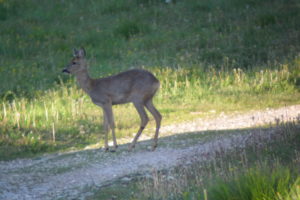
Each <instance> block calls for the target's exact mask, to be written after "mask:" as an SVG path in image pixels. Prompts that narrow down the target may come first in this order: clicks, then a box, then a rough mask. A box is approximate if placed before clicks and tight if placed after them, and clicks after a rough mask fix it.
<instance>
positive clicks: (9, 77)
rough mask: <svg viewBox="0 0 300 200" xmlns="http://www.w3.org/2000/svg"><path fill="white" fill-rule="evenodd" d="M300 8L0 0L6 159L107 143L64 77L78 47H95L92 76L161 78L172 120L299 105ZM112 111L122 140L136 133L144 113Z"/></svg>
mask: <svg viewBox="0 0 300 200" xmlns="http://www.w3.org/2000/svg"><path fill="white" fill-rule="evenodd" d="M299 7H300V3H299V2H298V1H297V0H288V1H286V0H275V1H270V0H264V1H261V0H226V1H225V0H210V1H208V0H205V1H194V0H182V1H181V0H178V1H176V3H171V4H166V3H164V1H162V0H127V1H125V0H124V1H123V0H111V1H106V0H100V1H94V0H89V1H83V0H74V1H60V0H54V1H51V2H49V1H45V0H41V1H38V2H37V1H34V0H24V1H22V2H19V1H17V0H11V1H8V0H0V26H1V29H0V55H1V59H0V86H1V87H0V159H1V160H7V159H13V158H16V157H26V156H33V155H37V154H40V153H45V152H54V151H60V150H69V149H73V148H76V149H78V148H79V149H80V148H83V147H85V146H86V145H90V144H94V143H97V142H99V145H102V144H103V134H101V133H102V125H101V123H102V113H101V111H100V109H98V108H97V107H96V106H95V105H92V103H91V101H90V100H89V98H88V97H87V96H86V95H85V94H84V93H83V92H82V91H81V90H80V89H78V87H77V86H76V83H75V80H74V78H73V77H71V76H66V75H62V74H61V70H62V69H63V67H64V66H65V65H66V64H67V62H68V61H69V60H70V59H71V55H72V48H73V47H80V46H84V47H85V48H86V50H87V57H88V59H89V64H90V75H91V76H92V77H94V78H95V77H101V76H105V75H110V74H114V73H117V72H120V71H124V70H126V69H130V68H146V69H149V70H150V71H152V72H153V73H154V74H155V75H156V76H157V77H158V78H159V80H160V81H161V89H160V91H159V93H158V95H157V96H156V97H155V104H156V105H157V107H158V109H159V110H160V111H161V113H162V114H163V116H164V119H163V124H168V123H174V122H178V121H184V120H189V119H192V118H196V117H207V116H210V115H215V114H218V113H220V112H232V111H246V110H250V109H261V108H265V107H279V106H284V105H290V104H296V103H299V101H300V98H299V97H300V93H299V85H300V57H299V50H300V33H299V32H300V20H299V19H300V13H299V12H298V10H299ZM114 111H115V117H116V125H117V137H118V138H120V137H126V136H130V137H131V136H132V133H134V132H136V131H137V129H138V124H139V119H138V115H137V114H136V112H135V110H134V109H133V107H132V106H131V105H122V106H117V107H115V108H114ZM211 111H213V112H211ZM195 113H196V114H195ZM212 113H214V114H212ZM150 126H151V127H153V123H150V124H149V127H150ZM148 132H150V131H148Z"/></svg>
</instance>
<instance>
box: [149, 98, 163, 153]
mask: <svg viewBox="0 0 300 200" xmlns="http://www.w3.org/2000/svg"><path fill="white" fill-rule="evenodd" d="M146 108H147V109H148V110H149V112H150V113H151V114H152V115H153V117H154V119H155V122H156V130H155V135H154V142H153V146H152V151H154V150H155V148H156V147H157V141H158V134H159V128H160V124H161V120H162V116H161V114H160V113H159V112H158V110H157V109H156V108H155V107H154V105H153V102H152V99H149V100H148V101H147V102H146Z"/></svg>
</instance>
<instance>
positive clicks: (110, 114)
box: [103, 103, 118, 151]
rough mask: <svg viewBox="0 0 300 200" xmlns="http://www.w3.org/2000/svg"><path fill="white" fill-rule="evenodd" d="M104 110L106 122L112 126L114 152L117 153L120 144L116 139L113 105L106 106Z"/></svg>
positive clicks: (107, 104)
mask: <svg viewBox="0 0 300 200" xmlns="http://www.w3.org/2000/svg"><path fill="white" fill-rule="evenodd" d="M103 110H104V113H105V116H106V120H107V122H108V124H109V126H110V129H111V132H112V138H113V145H114V148H113V150H112V151H115V150H116V149H117V148H118V144H117V139H116V134H115V121H114V116H113V112H112V105H111V103H106V104H104V105H103Z"/></svg>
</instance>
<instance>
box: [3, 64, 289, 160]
mask: <svg viewBox="0 0 300 200" xmlns="http://www.w3.org/2000/svg"><path fill="white" fill-rule="evenodd" d="M153 71H154V73H155V74H156V75H157V76H158V77H159V79H160V80H161V89H160V91H159V93H158V95H157V97H156V98H155V101H156V104H157V105H158V108H159V109H160V110H161V111H162V113H163V114H164V115H165V116H166V118H165V124H167V123H169V122H171V121H174V119H177V120H178V121H180V120H183V119H184V120H186V119H189V117H191V116H190V112H192V111H195V110H198V109H201V111H202V112H208V111H209V110H210V109H215V110H216V111H217V112H221V111H223V112H224V111H226V110H227V111H230V110H234V109H236V107H237V106H241V107H243V106H244V105H243V104H244V103H248V104H249V105H252V102H249V99H248V98H249V96H252V95H258V96H259V95H260V94H261V93H264V94H265V95H269V97H267V96H264V98H270V99H269V100H270V101H272V100H273V99H272V98H273V96H272V94H274V93H277V92H284V94H286V95H289V94H292V93H293V91H294V85H293V84H290V82H292V81H293V80H292V76H291V72H290V70H288V68H287V66H283V67H282V69H280V70H261V71H259V72H256V73H253V74H251V73H245V72H244V71H243V70H241V69H233V70H232V71H216V70H215V69H214V68H211V69H209V70H208V71H203V70H202V69H201V68H200V67H193V68H179V69H174V68H164V69H159V68H156V69H154V70H153ZM8 95H11V94H8ZM220 98H222V101H223V102H222V103H221V104H220V103H219V102H220ZM265 101H266V100H265ZM178 104H179V105H178ZM274 104H275V103H273V105H274ZM198 106H200V107H198ZM204 106H205V108H203V107H204ZM244 107H245V106H244ZM252 108H253V107H252ZM0 109H1V112H0V121H1V127H0V129H1V133H2V134H1V137H0V141H1V146H2V147H1V148H0V149H2V150H1V151H3V152H4V151H5V150H6V149H7V148H8V146H11V147H12V148H11V149H10V150H11V151H9V152H10V153H11V154H10V153H6V154H2V155H6V156H8V157H9V156H12V155H14V154H18V152H19V153H22V154H24V152H26V151H28V152H29V153H30V152H31V153H35V152H43V151H49V150H51V149H52V150H55V149H60V148H63V149H66V148H70V147H72V146H75V147H84V146H86V145H88V144H91V143H97V142H100V143H99V145H102V144H103V140H102V139H103V138H102V136H103V134H101V132H102V111H101V109H100V108H98V107H96V106H95V105H93V104H92V103H91V101H90V99H89V97H88V96H87V95H86V94H84V93H83V91H82V90H80V89H78V88H77V87H75V86H67V85H64V84H63V83H61V84H60V85H57V86H56V87H55V88H54V89H51V90H48V91H47V92H44V93H42V94H40V95H38V96H36V97H35V98H33V99H28V98H20V97H15V98H14V99H13V100H11V101H3V102H2V104H1V105H0ZM114 112H115V115H116V119H117V121H116V126H117V134H118V137H131V136H132V134H133V133H134V132H135V131H136V128H137V127H138V125H139V119H138V115H137V113H136V111H135V110H134V108H133V107H132V106H128V105H127V106H118V107H116V108H114ZM192 117H193V116H192ZM151 125H152V124H150V125H149V126H150V127H151ZM150 130H152V129H150ZM148 132H150V131H148ZM27 147H28V148H29V149H27V150H26V148H27ZM24 148H25V149H24ZM6 156H4V157H6Z"/></svg>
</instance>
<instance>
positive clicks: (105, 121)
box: [103, 109, 109, 151]
mask: <svg viewBox="0 0 300 200" xmlns="http://www.w3.org/2000/svg"><path fill="white" fill-rule="evenodd" d="M103 128H104V132H105V140H104V141H105V143H104V145H105V146H104V149H105V151H108V150H109V146H108V133H109V124H108V120H107V116H106V113H105V111H104V109H103Z"/></svg>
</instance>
